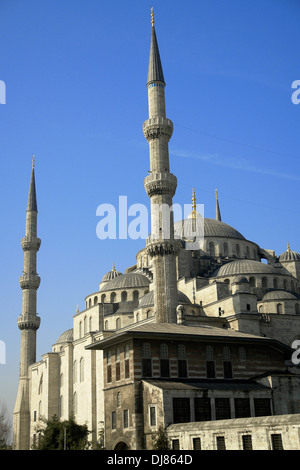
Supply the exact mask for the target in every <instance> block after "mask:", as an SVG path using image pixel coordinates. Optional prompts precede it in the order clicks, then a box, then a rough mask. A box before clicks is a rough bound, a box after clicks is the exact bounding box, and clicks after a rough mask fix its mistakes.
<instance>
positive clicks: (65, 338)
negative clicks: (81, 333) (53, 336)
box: [55, 328, 73, 344]
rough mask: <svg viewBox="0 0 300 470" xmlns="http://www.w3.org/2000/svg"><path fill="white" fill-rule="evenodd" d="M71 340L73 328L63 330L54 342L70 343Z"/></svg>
mask: <svg viewBox="0 0 300 470" xmlns="http://www.w3.org/2000/svg"><path fill="white" fill-rule="evenodd" d="M72 341H73V328H70V329H69V330H66V331H64V332H63V333H62V334H61V335H60V337H59V338H58V340H57V341H56V343H55V344H57V343H71V342H72Z"/></svg>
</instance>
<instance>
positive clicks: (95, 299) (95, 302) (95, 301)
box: [94, 296, 98, 305]
mask: <svg viewBox="0 0 300 470" xmlns="http://www.w3.org/2000/svg"><path fill="white" fill-rule="evenodd" d="M97 303H98V297H97V296H95V297H94V305H97Z"/></svg>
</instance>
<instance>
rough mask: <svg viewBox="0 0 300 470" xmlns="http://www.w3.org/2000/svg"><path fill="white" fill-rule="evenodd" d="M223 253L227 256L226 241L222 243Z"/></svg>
mask: <svg viewBox="0 0 300 470" xmlns="http://www.w3.org/2000/svg"><path fill="white" fill-rule="evenodd" d="M223 253H224V256H228V244H227V243H223Z"/></svg>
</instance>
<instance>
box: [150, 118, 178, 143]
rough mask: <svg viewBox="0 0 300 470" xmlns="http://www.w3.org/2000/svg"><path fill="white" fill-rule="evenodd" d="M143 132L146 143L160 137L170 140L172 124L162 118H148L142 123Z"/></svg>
mask: <svg viewBox="0 0 300 470" xmlns="http://www.w3.org/2000/svg"><path fill="white" fill-rule="evenodd" d="M143 132H144V136H145V137H146V139H147V141H148V142H149V140H152V139H158V138H159V137H161V136H166V137H167V138H168V140H170V138H171V137H172V134H173V123H172V121H171V120H170V119H167V118H164V117H154V118H150V119H147V121H145V122H144V124H143Z"/></svg>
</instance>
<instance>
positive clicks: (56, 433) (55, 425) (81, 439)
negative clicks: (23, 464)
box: [34, 415, 90, 450]
mask: <svg viewBox="0 0 300 470" xmlns="http://www.w3.org/2000/svg"><path fill="white" fill-rule="evenodd" d="M36 432H37V434H38V439H37V441H38V442H36V444H35V446H34V449H36V450H86V449H88V448H89V446H90V442H89V441H88V435H89V433H90V431H89V430H88V428H87V426H86V425H85V424H84V425H80V424H77V423H76V421H75V418H74V416H70V418H69V419H68V420H65V421H60V420H59V419H58V417H57V416H56V415H54V416H53V417H52V419H51V420H49V421H45V423H44V427H38V428H37V429H36Z"/></svg>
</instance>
